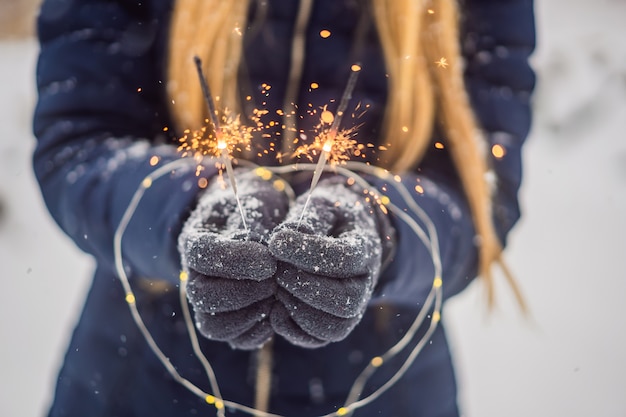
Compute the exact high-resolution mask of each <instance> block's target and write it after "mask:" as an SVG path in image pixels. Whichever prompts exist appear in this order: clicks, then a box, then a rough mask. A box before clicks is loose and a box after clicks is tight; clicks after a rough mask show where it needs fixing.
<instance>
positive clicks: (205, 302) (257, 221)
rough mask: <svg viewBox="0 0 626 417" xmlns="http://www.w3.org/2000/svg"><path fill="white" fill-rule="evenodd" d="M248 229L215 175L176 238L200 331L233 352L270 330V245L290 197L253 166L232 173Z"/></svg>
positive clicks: (269, 333) (255, 344) (257, 341)
mask: <svg viewBox="0 0 626 417" xmlns="http://www.w3.org/2000/svg"><path fill="white" fill-rule="evenodd" d="M235 176H236V181H237V189H238V192H239V199H240V201H241V203H242V206H243V209H244V213H245V221H246V224H247V227H248V229H249V230H248V232H246V231H245V230H244V227H243V221H242V218H241V214H240V212H239V208H238V206H237V201H236V199H235V196H234V194H233V190H232V189H231V188H230V187H225V186H224V184H227V183H228V179H227V178H224V179H223V180H222V179H219V178H215V179H213V181H212V183H211V184H210V185H209V187H208V188H207V189H206V190H205V191H204V192H203V194H202V195H201V196H200V198H199V201H198V205H197V206H196V208H195V210H194V211H193V212H192V213H191V215H190V217H189V219H188V220H187V222H186V223H185V225H184V227H183V230H182V232H181V234H180V236H179V238H178V246H179V252H180V253H181V259H182V264H183V268H185V270H186V271H188V274H189V281H188V283H187V298H188V299H189V301H190V303H191V305H192V307H193V310H194V313H195V320H196V324H197V327H198V330H199V332H200V333H201V334H202V335H204V336H205V337H207V338H208V339H211V340H219V341H226V342H229V344H230V345H231V346H232V347H234V348H238V349H255V348H258V347H259V346H261V345H263V343H265V342H266V341H267V340H268V339H269V338H270V337H271V336H272V334H273V330H272V328H271V326H270V324H269V321H268V320H269V313H270V310H271V308H272V304H274V303H275V297H274V294H275V292H276V283H275V281H274V279H272V277H273V275H274V273H275V272H276V260H275V259H274V258H273V257H272V255H271V254H270V252H269V250H268V248H267V239H268V236H269V234H270V232H271V230H272V229H273V228H274V227H275V226H276V225H277V224H278V223H279V222H280V221H281V220H282V219H283V217H284V216H285V213H286V212H287V209H288V205H289V201H288V198H287V196H286V195H285V194H284V193H283V192H282V191H279V190H277V189H276V188H275V187H274V185H273V183H272V182H270V181H266V180H264V179H262V178H261V177H260V176H258V175H256V173H255V172H254V171H243V172H242V171H239V170H238V171H235Z"/></svg>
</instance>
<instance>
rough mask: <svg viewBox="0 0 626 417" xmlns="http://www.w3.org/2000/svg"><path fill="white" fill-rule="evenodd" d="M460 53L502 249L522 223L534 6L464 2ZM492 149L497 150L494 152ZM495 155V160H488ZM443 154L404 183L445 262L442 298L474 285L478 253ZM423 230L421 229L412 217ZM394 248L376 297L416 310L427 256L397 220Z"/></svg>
mask: <svg viewBox="0 0 626 417" xmlns="http://www.w3.org/2000/svg"><path fill="white" fill-rule="evenodd" d="M461 10H462V17H463V20H462V24H463V28H462V29H463V31H462V33H463V39H462V51H463V55H464V58H465V60H466V70H465V81H466V86H467V89H468V92H469V95H470V100H471V102H472V105H473V109H474V111H475V114H476V116H477V119H478V122H479V124H480V125H481V127H482V129H483V131H484V134H485V137H486V139H487V141H488V147H489V148H491V149H488V152H489V155H490V161H489V162H490V164H491V171H492V173H493V176H494V187H495V188H494V194H493V203H494V214H493V216H494V222H495V226H496V231H497V233H498V235H499V237H500V239H501V241H502V243H503V244H505V242H506V237H507V234H508V232H509V231H510V230H511V228H512V227H513V225H514V224H515V222H516V221H517V220H518V219H519V216H520V210H519V205H518V190H519V187H520V183H521V178H522V170H521V168H522V162H521V156H522V152H521V151H522V145H523V143H524V140H525V139H526V136H527V135H528V132H529V129H530V121H531V114H530V95H531V92H532V90H533V88H534V84H535V75H534V72H533V71H532V69H531V67H530V65H529V62H528V61H529V57H530V54H531V53H532V51H533V49H534V46H535V26H534V13H533V4H532V0H509V1H487V0H466V1H465V2H464V3H462V9H461ZM494 146H495V148H494ZM491 150H494V151H493V152H490V151H491ZM450 167H451V163H450V160H449V156H448V155H447V152H446V151H445V149H444V150H438V149H436V148H433V149H431V150H429V151H428V152H427V154H426V156H425V158H424V161H423V163H422V164H421V166H420V168H419V169H418V172H416V173H408V174H405V175H403V178H402V183H403V184H404V185H405V186H406V188H407V189H408V190H409V192H410V193H411V194H412V196H413V198H414V199H415V201H416V202H417V203H418V204H419V205H420V206H421V208H422V209H423V210H424V211H425V212H426V214H427V215H428V216H429V217H430V218H431V219H432V221H433V223H434V226H435V229H436V230H437V234H438V239H439V246H440V252H441V257H442V268H443V271H442V279H443V290H444V297H450V296H452V295H454V294H456V293H458V292H460V291H461V290H463V289H464V288H465V287H466V286H467V285H468V283H469V282H471V280H472V279H473V278H474V277H475V275H476V273H477V266H478V251H477V247H476V245H475V230H474V227H473V224H472V218H471V215H470V211H469V207H468V205H467V202H466V200H465V197H464V194H463V190H462V188H461V185H460V182H459V180H458V178H457V177H456V175H455V173H454V171H453V170H452V169H450ZM377 185H378V186H379V187H384V188H385V189H386V190H387V191H386V194H387V195H388V196H389V198H390V200H391V201H392V202H393V203H395V204H397V205H398V206H400V208H402V209H404V210H405V211H407V212H408V213H410V210H409V209H408V207H407V205H406V204H405V203H404V202H403V201H402V198H401V196H400V195H399V194H398V192H397V191H396V190H395V188H394V186H393V184H386V185H384V184H382V183H379V184H377ZM412 217H414V218H415V220H416V221H417V222H418V224H420V225H421V226H422V227H425V225H424V224H423V222H422V221H421V220H420V219H419V218H418V217H416V216H412ZM394 225H395V226H396V229H397V233H398V245H397V251H396V255H395V258H394V261H393V262H392V263H391V264H390V265H389V267H388V268H387V269H386V270H385V273H384V276H383V277H382V278H381V281H382V282H384V283H385V284H384V285H383V286H381V287H380V288H379V291H378V293H379V297H381V298H383V299H387V300H389V301H393V302H396V303H401V304H406V305H413V306H414V305H415V303H416V302H418V303H420V302H422V301H423V300H424V299H425V298H426V295H427V294H428V292H429V291H430V288H431V286H432V279H433V273H434V271H433V266H432V261H431V256H430V254H429V252H428V251H427V249H426V248H425V246H424V245H423V244H422V243H421V242H420V241H419V239H418V238H417V237H416V236H415V234H414V233H413V232H412V230H411V229H410V228H409V227H408V226H407V225H406V224H405V223H403V222H402V221H400V220H399V219H397V218H396V219H395V221H394Z"/></svg>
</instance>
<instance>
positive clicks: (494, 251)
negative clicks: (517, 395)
mask: <svg viewBox="0 0 626 417" xmlns="http://www.w3.org/2000/svg"><path fill="white" fill-rule="evenodd" d="M371 1H372V5H373V15H374V16H375V21H376V27H377V30H378V34H379V38H380V41H381V44H382V49H383V53H384V57H385V64H386V68H387V72H388V74H389V82H388V85H389V90H388V102H387V105H386V110H385V122H384V126H385V127H384V132H385V134H384V141H383V142H384V143H386V144H388V151H386V157H385V160H386V162H385V161H383V164H384V167H385V168H388V169H390V170H393V171H398V172H402V171H406V170H409V169H411V168H414V167H415V166H416V165H417V164H418V162H419V161H420V159H421V158H422V157H423V155H424V153H425V152H426V150H427V148H428V146H429V145H431V139H432V130H433V127H434V123H435V121H438V122H440V123H441V127H442V133H443V135H444V138H445V140H444V141H443V142H444V143H445V146H446V147H447V149H448V150H449V152H450V155H451V158H452V160H453V162H454V165H455V168H456V170H457V172H458V175H459V178H460V180H461V183H462V186H463V189H464V191H465V195H466V197H467V201H468V204H469V207H470V210H471V214H472V219H473V222H474V225H475V228H476V232H477V236H478V243H479V246H480V250H479V273H480V275H481V277H482V278H483V279H484V281H485V282H486V284H487V295H488V303H489V305H492V304H493V292H494V291H493V276H492V270H491V267H492V265H493V264H494V263H497V264H499V265H500V266H501V268H502V270H503V272H504V274H505V276H506V278H507V279H508V281H509V282H510V284H511V286H512V289H513V292H514V294H515V296H516V297H517V300H518V302H519V303H520V306H521V307H522V308H523V309H524V308H525V306H524V302H523V299H522V297H521V295H520V292H519V289H518V288H517V285H516V283H515V281H514V280H513V277H512V275H511V274H510V272H509V271H508V269H507V267H506V265H505V264H504V262H503V259H502V245H501V243H500V241H499V238H498V236H497V234H496V231H495V226H494V224H493V220H492V200H491V191H490V187H489V185H488V184H487V180H486V175H487V173H488V163H487V156H486V153H485V148H486V141H485V140H484V138H483V137H482V136H481V134H480V130H479V128H478V125H477V122H476V120H475V117H474V114H473V112H472V109H471V105H470V102H469V98H468V95H467V92H466V89H465V84H464V81H463V69H462V62H461V53H460V46H459V22H458V20H459V19H458V10H457V4H456V1H454V0H440V1H437V3H436V6H435V5H432V6H431V5H430V2H428V1H423V0H371ZM247 10H248V2H247V1H221V0H177V1H176V6H175V8H174V12H173V16H172V24H171V29H170V30H171V35H170V39H171V40H170V49H169V61H168V75H169V82H168V94H169V96H170V98H171V100H172V103H173V104H172V106H171V110H172V114H173V117H174V121H175V123H176V124H177V125H178V126H179V127H183V126H184V127H185V128H191V129H195V128H199V127H200V125H201V124H202V123H203V120H204V117H205V115H206V108H205V105H204V103H203V98H202V95H201V90H200V88H198V81H197V76H196V74H195V69H194V67H193V65H191V62H192V56H193V55H199V56H200V57H202V58H203V61H204V62H205V66H206V73H207V76H208V82H209V85H210V86H211V89H212V92H213V94H214V95H215V96H219V99H220V101H221V103H222V106H226V107H229V108H231V109H236V108H237V107H238V102H237V97H238V96H237V71H238V68H239V63H240V60H241V54H242V38H243V36H241V33H242V31H243V30H244V28H245V27H246V23H247V22H246V20H247V19H246V18H247ZM442 58H443V59H442ZM389 161H394V162H393V163H391V162H389Z"/></svg>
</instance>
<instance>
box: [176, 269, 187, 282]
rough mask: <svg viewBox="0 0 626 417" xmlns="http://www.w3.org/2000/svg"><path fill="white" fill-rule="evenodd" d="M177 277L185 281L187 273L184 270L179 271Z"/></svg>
mask: <svg viewBox="0 0 626 417" xmlns="http://www.w3.org/2000/svg"><path fill="white" fill-rule="evenodd" d="M178 279H180V280H181V281H183V282H184V281H187V280H188V279H189V274H188V273H187V272H186V271H180V274H178Z"/></svg>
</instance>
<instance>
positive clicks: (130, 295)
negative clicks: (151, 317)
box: [125, 292, 136, 304]
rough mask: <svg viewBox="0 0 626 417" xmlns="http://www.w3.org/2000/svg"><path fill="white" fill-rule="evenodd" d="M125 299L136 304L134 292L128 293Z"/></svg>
mask: <svg viewBox="0 0 626 417" xmlns="http://www.w3.org/2000/svg"><path fill="white" fill-rule="evenodd" d="M125 300H126V302H127V303H128V304H135V301H136V300H135V295H134V294H133V293H132V292H129V293H126V298H125Z"/></svg>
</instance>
